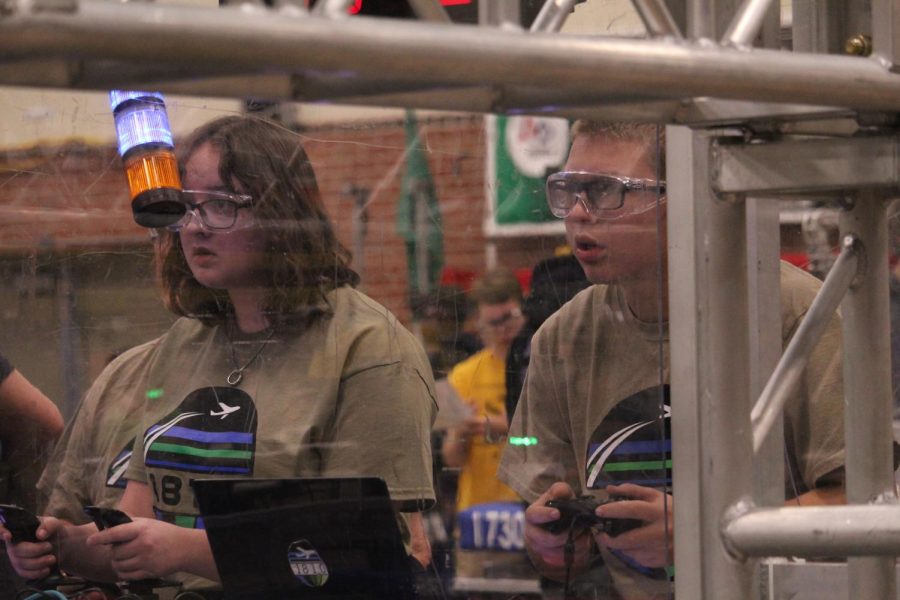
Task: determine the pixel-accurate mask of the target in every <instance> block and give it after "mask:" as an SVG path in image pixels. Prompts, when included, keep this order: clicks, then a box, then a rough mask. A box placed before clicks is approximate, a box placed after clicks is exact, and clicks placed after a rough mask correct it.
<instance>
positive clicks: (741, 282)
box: [0, 0, 900, 600]
mask: <svg viewBox="0 0 900 600" xmlns="http://www.w3.org/2000/svg"><path fill="white" fill-rule="evenodd" d="M504 4H505V5H507V6H508V4H509V3H508V2H506V3H505V2H504V1H503V0H498V2H496V3H490V4H488V3H487V2H485V5H486V6H487V7H488V8H490V9H491V10H486V11H485V18H484V22H485V23H491V24H494V25H497V27H467V26H459V25H452V24H450V23H448V22H447V19H446V14H445V13H444V12H443V11H442V10H441V9H440V7H439V6H438V5H437V3H436V2H434V1H432V2H429V1H427V0H415V1H414V2H411V6H413V8H414V10H416V12H417V14H418V15H419V16H420V17H421V18H422V19H423V20H425V21H427V22H415V23H408V22H399V21H390V20H375V19H366V18H353V19H344V18H337V16H338V15H340V14H341V13H342V8H343V7H344V6H346V2H342V0H336V1H334V2H332V1H330V0H323V1H322V2H321V3H320V6H321V7H320V8H319V10H318V11H316V14H310V13H308V12H307V11H306V10H305V9H303V8H302V7H298V6H297V5H294V4H287V3H285V4H282V5H281V6H280V8H277V9H273V10H269V9H264V8H262V7H259V6H255V5H251V4H243V5H240V6H230V7H225V8H222V9H219V10H208V9H200V8H190V7H179V6H172V5H165V6H164V5H154V4H117V3H112V2H100V1H97V0H0V84H8V85H29V86H47V87H56V88H68V89H108V88H110V87H123V86H130V87H142V88H144V87H152V88H154V89H160V90H162V91H167V92H177V93H189V94H196V95H224V96H238V97H240V96H254V97H266V98H268V99H271V100H288V101H318V100H329V101H331V102H337V103H346V104H367V105H380V106H411V107H418V108H435V109H448V110H466V111H477V112H528V113H540V114H558V115H564V116H587V117H593V118H607V119H629V120H637V121H646V122H657V123H668V124H673V125H672V126H671V128H670V131H669V133H668V140H669V141H668V151H669V161H668V162H669V165H670V168H669V172H668V173H667V180H668V189H669V204H670V207H671V208H670V211H669V216H670V223H669V256H670V261H669V264H670V266H669V269H670V277H669V281H670V282H671V283H670V286H671V289H670V294H669V296H670V303H671V310H670V314H678V315H683V316H684V318H683V319H680V320H676V321H673V322H672V324H671V330H670V331H671V343H672V344H673V345H676V346H678V347H679V348H682V349H683V351H681V352H678V353H674V354H673V358H672V385H673V394H674V395H675V396H676V397H677V398H679V399H681V400H679V410H677V411H675V415H674V417H673V419H674V420H673V429H674V432H673V433H674V440H675V444H676V446H675V449H674V461H675V469H674V472H675V478H676V479H675V486H676V487H677V488H678V502H677V503H676V507H675V508H676V549H675V550H676V562H677V564H678V577H677V580H676V593H677V595H678V597H679V598H691V599H699V598H704V599H708V600H712V599H715V600H730V599H734V600H747V599H750V598H755V597H756V596H757V591H758V587H759V586H758V585H757V584H756V583H755V582H754V578H755V575H756V573H757V566H756V562H755V560H756V559H755V557H761V556H779V555H785V554H791V555H796V556H806V555H811V554H820V553H822V552H823V551H824V552H826V553H827V552H829V551H834V552H840V553H843V554H846V555H849V556H852V557H853V558H851V559H850V563H849V575H850V581H849V584H848V589H849V590H851V591H850V595H851V597H852V598H854V599H856V598H859V599H871V600H883V599H885V598H893V597H896V596H897V590H896V583H895V576H894V561H895V558H894V557H895V556H896V555H898V554H900V527H898V525H897V524H898V523H900V506H898V505H897V498H896V495H895V493H894V488H893V477H892V464H891V457H890V440H891V431H890V402H891V400H890V398H891V394H890V385H891V384H890V363H889V358H888V356H889V355H888V353H889V341H888V331H889V317H888V309H887V287H886V286H887V280H886V277H887V263H886V260H887V248H886V227H885V211H884V206H885V202H886V199H887V198H889V197H891V196H892V195H894V194H896V192H897V188H898V173H900V164H898V162H900V151H898V138H897V136H896V132H895V126H896V124H897V113H900V76H898V75H897V74H895V72H894V70H895V66H896V65H897V64H898V62H900V61H898V58H900V0H873V1H872V2H871V3H869V2H866V1H864V0H852V1H851V2H849V3H841V4H840V5H838V4H837V3H836V2H832V1H829V0H823V1H817V2H813V1H812V0H795V1H794V36H793V42H794V50H795V52H783V51H778V50H767V49H761V48H752V49H751V48H750V44H751V43H752V42H753V40H755V39H756V38H757V37H758V36H760V35H761V36H762V37H763V38H764V39H771V38H772V29H773V28H772V23H773V21H777V18H773V14H774V12H773V7H772V2H770V1H768V0H745V2H744V3H743V4H741V5H740V6H739V7H738V6H737V5H736V4H733V3H729V2H728V0H688V1H687V2H685V3H683V4H679V3H678V1H677V0H674V1H672V2H670V3H669V4H665V3H664V2H663V1H662V0H634V4H635V7H636V9H637V10H638V12H639V14H640V16H641V17H642V19H643V20H644V23H645V24H646V26H647V30H648V32H649V33H650V34H651V37H652V38H653V39H649V40H634V39H610V38H602V37H579V36H560V35H556V34H554V33H553V32H554V31H556V30H557V29H558V28H559V26H560V24H561V23H562V19H563V17H564V16H565V14H566V13H567V12H568V11H570V10H571V8H572V6H573V4H574V2H572V1H568V0H548V1H547V4H546V6H545V7H544V10H542V12H541V14H540V15H539V17H538V19H537V21H536V23H535V26H534V27H533V28H532V30H531V31H524V30H521V29H516V28H515V27H514V26H512V25H511V20H510V15H509V14H508V10H507V9H504V8H503V7H504ZM329 16H332V17H334V18H329ZM775 29H776V30H777V23H776V26H775ZM712 40H721V41H720V42H718V43H716V42H714V41H712ZM845 40H848V41H849V44H848V48H849V50H851V51H854V52H862V53H865V51H866V50H867V48H868V45H869V44H871V46H872V47H873V48H874V52H873V53H872V55H871V56H870V57H863V56H846V55H836V54H834V53H835V52H839V51H841V50H842V49H843V46H844V41H845ZM827 52H830V53H831V54H826V53H827ZM848 130H849V133H850V134H848V133H847V132H848ZM863 130H864V131H865V132H866V134H867V135H866V136H865V137H864V138H863V137H862V136H860V135H853V133H854V132H856V131H863ZM810 132H811V133H815V134H817V137H816V138H808V137H796V136H795V135H793V134H798V133H799V134H802V133H810ZM736 133H737V134H738V135H737V136H735V134H736ZM785 156H789V157H790V158H791V162H790V164H791V168H790V170H786V169H785V168H784V165H785V162H784V157H785ZM803 194H817V195H822V194H829V195H832V196H834V197H835V198H836V199H839V200H840V201H841V203H842V206H843V210H842V216H841V219H840V223H841V224H840V228H841V238H842V240H844V244H843V255H842V258H841V260H839V261H838V265H836V267H835V268H834V269H833V271H832V275H831V276H830V277H829V281H828V282H827V283H826V286H825V290H824V295H823V296H822V297H821V298H820V299H819V300H818V301H817V303H816V304H817V306H816V310H815V311H814V313H815V314H813V315H810V316H811V317H812V318H810V319H808V320H807V325H805V326H804V327H805V329H804V331H803V335H800V334H798V335H797V337H796V341H795V344H794V345H792V346H791V348H789V349H788V352H786V353H785V356H784V357H783V358H782V359H781V362H780V363H779V364H777V366H776V363H778V356H779V354H780V348H779V347H778V346H779V345H780V344H779V342H780V332H779V331H778V328H779V327H780V324H779V323H778V322H777V319H772V318H771V315H773V314H776V315H777V314H778V308H777V305H776V306H775V307H774V308H773V306H772V303H773V302H775V303H777V297H778V294H777V286H778V279H777V268H778V267H777V251H775V248H777V227H778V220H777V207H776V205H775V203H773V202H772V201H767V200H765V198H766V197H773V196H778V197H802V195H803ZM674 215H678V218H674ZM735 232H746V233H743V234H739V235H735ZM738 267H741V268H738ZM736 269H737V272H738V273H739V275H738V276H737V277H735V276H734V273H735V272H736ZM726 280H727V281H729V282H730V283H729V285H723V284H722V282H723V281H726ZM844 291H846V296H845V297H844V300H843V312H844V346H845V347H844V352H845V358H844V364H845V396H846V405H847V411H846V413H847V414H846V438H847V486H848V497H849V500H850V502H851V503H852V505H851V506H848V507H828V508H817V509H805V508H803V509H801V508H795V509H789V508H765V507H767V506H769V507H772V506H774V505H777V504H779V503H780V500H782V499H783V498H779V497H778V494H776V493H773V492H772V490H773V489H776V488H778V487H779V486H780V475H778V468H780V463H781V458H780V450H779V449H780V439H779V436H778V435H777V432H778V431H780V426H779V423H780V421H779V419H780V410H779V404H780V401H779V399H780V398H782V397H783V396H784V394H785V391H786V390H789V389H790V386H791V385H792V375H791V374H792V373H793V372H795V371H796V369H797V368H798V365H802V362H803V360H805V356H806V353H807V351H808V348H809V347H810V345H811V344H812V343H813V342H814V341H815V338H816V326H817V323H816V315H817V314H821V315H824V316H826V317H827V314H826V313H828V312H829V309H832V308H833V307H834V306H835V305H836V303H837V302H838V299H839V297H840V296H841V292H844ZM735 323H739V324H746V327H745V326H743V325H740V326H737V327H736V326H735ZM770 374H772V377H771V380H770V378H769V376H770ZM767 382H768V384H767ZM757 397H761V400H760V401H759V403H758V405H757V408H755V409H754V404H755V403H756V402H757V401H756V398H757ZM684 399H694V402H693V404H692V403H690V402H686V401H685V400H684ZM751 414H752V415H753V417H754V418H753V419H751ZM754 448H756V450H757V452H756V455H755V459H754V458H753V457H754V453H753V450H754ZM751 473H752V476H751Z"/></svg>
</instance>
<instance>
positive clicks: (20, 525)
mask: <svg viewBox="0 0 900 600" xmlns="http://www.w3.org/2000/svg"><path fill="white" fill-rule="evenodd" d="M0 523H2V524H3V526H4V527H6V529H8V530H9V532H10V533H11V534H12V542H13V543H14V544H18V543H19V542H37V541H38V539H37V528H38V527H40V526H41V521H40V519H38V518H37V517H36V516H35V515H33V514H32V513H31V512H29V511H27V510H25V509H24V508H22V507H21V506H14V505H12V504H0Z"/></svg>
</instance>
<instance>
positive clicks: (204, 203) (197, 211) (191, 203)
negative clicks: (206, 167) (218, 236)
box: [166, 190, 253, 231]
mask: <svg viewBox="0 0 900 600" xmlns="http://www.w3.org/2000/svg"><path fill="white" fill-rule="evenodd" d="M181 198H182V201H183V202H184V205H185V212H184V216H183V217H181V218H180V219H179V220H178V221H176V222H175V223H173V224H171V225H169V226H167V227H166V229H168V230H169V231H181V230H182V229H184V228H185V227H187V224H188V223H190V222H191V219H192V218H193V217H194V216H196V217H198V218H199V219H200V223H202V224H203V226H204V227H205V228H206V229H209V230H211V231H224V230H226V229H231V228H232V227H234V224H235V222H237V216H238V211H239V210H240V209H242V208H249V207H251V206H253V198H252V197H251V196H248V195H246V194H236V193H233V192H214V191H206V190H184V191H182V192H181Z"/></svg>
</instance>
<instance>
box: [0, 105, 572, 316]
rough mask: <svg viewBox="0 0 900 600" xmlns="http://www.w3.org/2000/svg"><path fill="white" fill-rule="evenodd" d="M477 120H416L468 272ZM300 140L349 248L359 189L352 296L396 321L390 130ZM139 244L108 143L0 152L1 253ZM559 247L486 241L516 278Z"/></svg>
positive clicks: (399, 259) (399, 256) (398, 291)
mask: <svg viewBox="0 0 900 600" xmlns="http://www.w3.org/2000/svg"><path fill="white" fill-rule="evenodd" d="M483 123H484V121H483V118H482V117H481V116H472V117H453V118H439V119H421V120H420V122H419V127H420V136H421V143H422V145H423V146H424V147H425V148H426V149H427V151H426V154H427V157H428V162H429V166H430V169H431V173H432V176H433V178H434V181H435V187H436V189H437V194H438V199H439V204H440V208H441V213H442V219H443V226H444V250H445V266H446V268H450V269H456V270H460V271H463V272H466V271H472V272H475V273H476V274H478V273H481V272H483V271H484V268H485V264H486V252H485V248H486V245H487V243H488V240H486V239H485V237H484V233H483V221H484V218H485V206H484V204H485V201H484V185H485V182H484V178H485V152H486V147H485V131H484V125H483ZM302 135H303V136H304V144H305V147H306V149H307V151H308V153H309V155H310V159H311V160H312V162H313V165H314V167H315V170H316V174H317V176H318V179H319V184H320V187H321V189H322V193H323V197H324V199H325V202H326V205H327V206H328V210H329V212H330V214H331V216H332V218H333V220H334V221H335V223H336V227H337V230H338V234H339V236H340V238H341V239H342V241H343V242H344V243H345V244H346V245H347V246H348V248H350V249H353V247H354V243H353V227H352V220H351V215H352V210H353V205H354V199H353V196H352V194H350V193H348V191H349V190H350V188H351V187H353V186H356V187H357V188H362V189H365V190H368V191H369V201H368V228H367V229H368V231H367V235H366V238H365V255H364V257H363V258H364V269H363V275H364V277H363V282H362V289H364V290H365V291H366V293H368V294H369V295H371V296H372V297H374V298H375V299H377V300H378V301H380V302H382V303H383V304H385V305H386V306H387V307H388V308H390V309H391V310H392V311H394V312H395V313H396V314H397V315H398V316H399V317H400V318H401V320H403V321H405V322H408V320H409V318H410V312H409V307H408V306H407V297H406V290H407V267H406V254H405V249H404V246H403V241H402V239H401V238H399V237H398V236H397V235H396V233H395V214H396V213H395V211H396V206H397V201H398V199H399V196H400V182H401V177H402V174H403V169H404V161H403V152H404V146H405V137H404V131H403V126H402V123H401V122H394V123H379V124H371V125H368V124H367V125H358V124H357V125H352V126H351V125H341V126H330V127H321V128H316V129H309V130H306V131H304V132H303V134H302ZM146 240H147V232H146V230H144V229H142V228H140V227H138V226H136V225H135V224H134V223H133V221H132V219H131V212H130V206H129V202H128V192H127V186H126V183H125V178H124V173H123V170H122V166H121V161H120V159H119V157H118V155H117V154H116V151H115V149H114V148H112V147H109V148H98V147H89V146H84V145H80V144H77V143H72V144H70V145H67V146H64V147H52V148H50V147H36V148H33V149H30V150H25V151H16V152H12V153H5V154H2V153H0V252H2V253H3V254H4V255H7V256H10V255H12V256H13V257H14V256H16V255H19V254H28V255H31V254H34V253H36V252H37V253H39V252H41V251H45V250H51V249H56V250H62V251H70V252H79V251H82V250H87V249H90V248H96V247H109V246H123V245H124V246H128V245H146V243H147V241H146ZM561 242H562V239H561V238H540V237H536V238H535V237H530V238H516V239H502V240H497V241H496V250H497V257H498V262H499V264H501V265H503V266H507V267H509V268H513V269H521V270H523V271H527V270H528V269H530V268H531V266H532V265H533V264H534V263H536V262H537V261H539V260H541V259H543V258H545V257H547V256H551V255H552V254H553V250H554V248H555V247H556V246H557V245H559V244H560V243H561ZM355 262H356V264H357V265H358V264H359V263H358V261H355Z"/></svg>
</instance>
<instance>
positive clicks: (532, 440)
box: [509, 436, 538, 446]
mask: <svg viewBox="0 0 900 600" xmlns="http://www.w3.org/2000/svg"><path fill="white" fill-rule="evenodd" d="M537 443H538V441H537V438H536V437H516V436H512V437H510V438H509V444H510V445H511V446H537Z"/></svg>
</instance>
